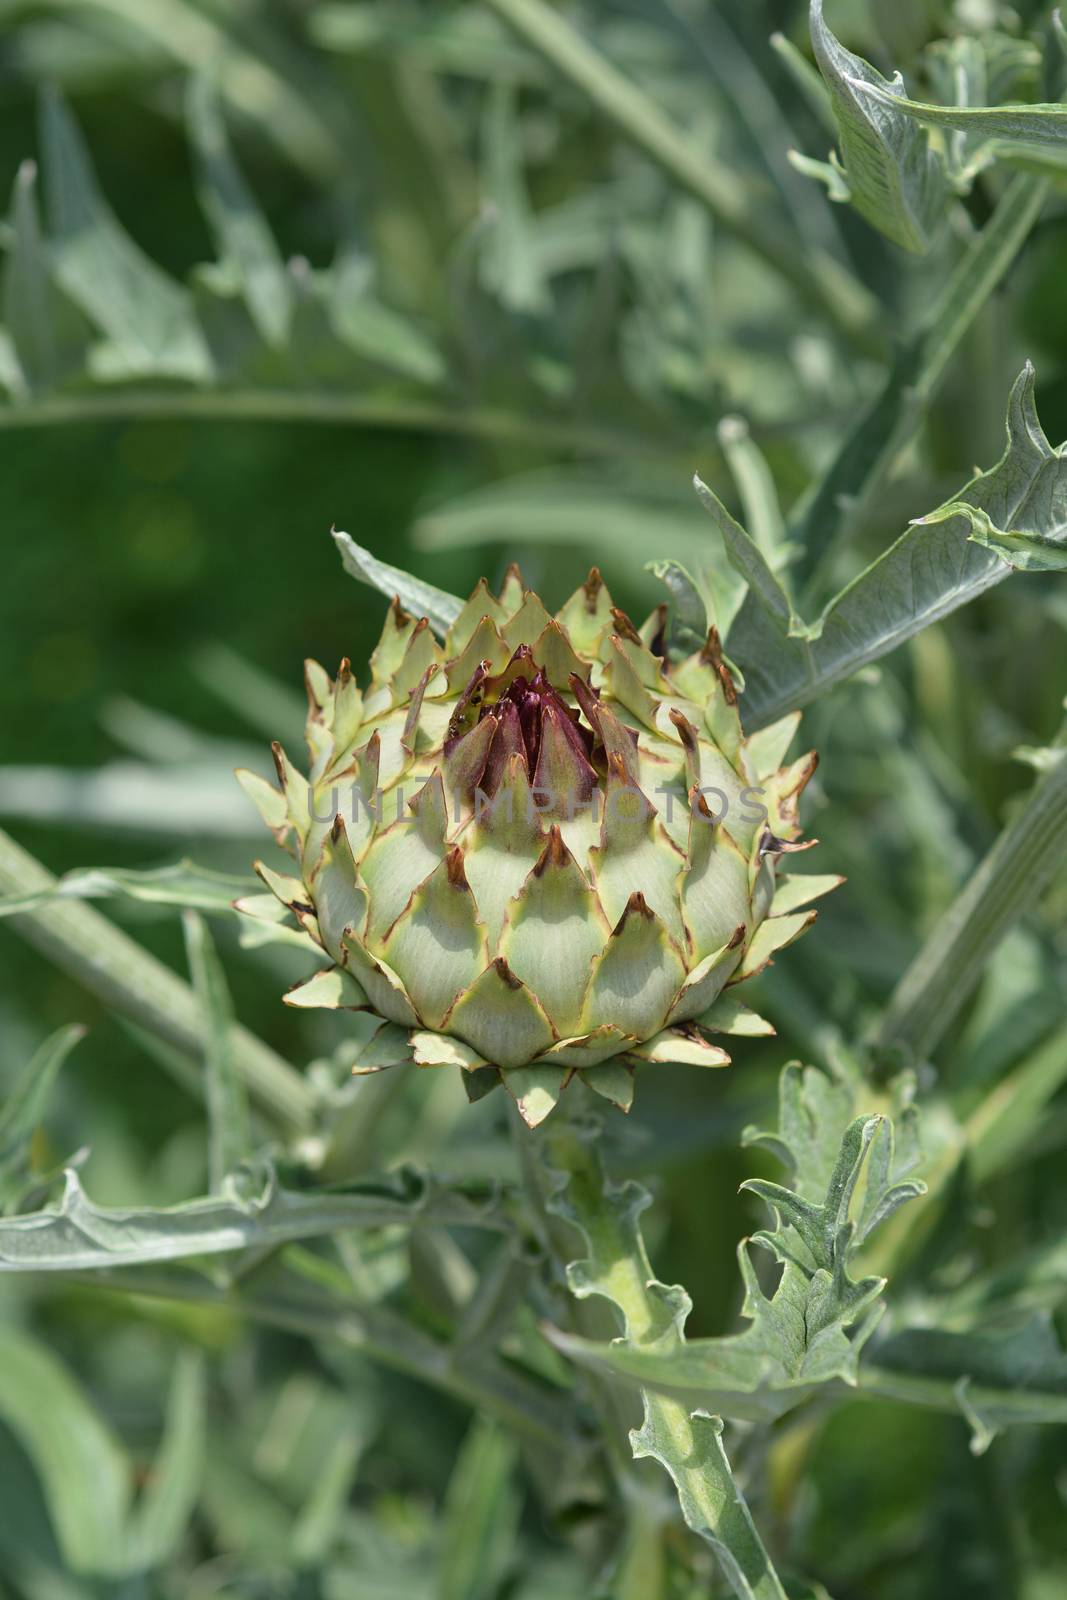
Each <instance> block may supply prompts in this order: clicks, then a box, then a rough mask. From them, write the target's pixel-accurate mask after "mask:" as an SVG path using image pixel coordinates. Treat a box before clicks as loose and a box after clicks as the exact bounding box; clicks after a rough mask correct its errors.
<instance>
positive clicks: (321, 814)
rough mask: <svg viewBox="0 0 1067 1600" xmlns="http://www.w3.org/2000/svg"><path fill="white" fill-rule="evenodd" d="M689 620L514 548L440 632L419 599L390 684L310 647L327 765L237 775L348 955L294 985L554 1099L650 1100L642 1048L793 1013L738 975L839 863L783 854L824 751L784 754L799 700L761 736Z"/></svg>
mask: <svg viewBox="0 0 1067 1600" xmlns="http://www.w3.org/2000/svg"><path fill="white" fill-rule="evenodd" d="M665 621H666V618H665V612H664V611H663V608H660V609H659V610H658V611H657V612H655V613H653V616H652V617H651V618H650V619H649V621H648V622H647V623H646V624H645V625H644V627H643V628H641V629H640V630H638V629H636V628H635V627H634V625H633V624H632V623H631V621H630V620H629V618H628V617H627V616H626V615H625V614H624V613H623V612H621V611H618V610H617V609H616V608H615V607H614V606H613V604H612V601H611V598H610V596H609V595H608V592H607V589H606V588H605V586H604V583H603V580H602V579H601V577H600V574H599V573H598V572H597V571H596V570H595V569H594V570H593V571H592V572H591V573H590V575H589V578H588V580H587V581H586V583H584V584H583V585H582V586H581V588H580V589H579V590H578V591H577V592H576V593H575V594H574V595H573V596H572V597H571V599H570V600H569V601H568V602H567V604H566V605H565V606H564V607H563V608H562V610H561V611H560V612H559V613H558V614H557V615H556V616H555V617H552V616H550V615H549V613H548V612H547V611H546V609H545V607H544V606H543V605H542V603H541V601H540V600H539V599H538V597H537V596H536V595H534V594H532V593H531V592H530V591H529V590H527V589H526V588H525V586H524V585H523V583H522V579H521V576H520V575H519V573H518V571H517V569H515V568H511V569H509V572H508V574H507V576H506V579H505V582H504V586H503V589H502V591H501V593H500V594H499V595H493V594H492V593H490V591H489V589H488V587H487V586H486V584H485V582H484V580H483V581H482V582H480V583H479V584H478V586H477V588H476V589H475V591H474V593H473V594H472V595H471V597H470V600H469V601H468V602H467V604H466V605H465V606H464V608H463V609H462V611H461V612H460V614H459V616H458V617H457V618H456V620H455V622H454V623H453V624H452V627H451V628H450V629H449V631H448V633H447V635H446V637H445V639H444V641H443V643H442V644H438V643H437V642H436V640H435V639H434V637H433V634H432V633H431V631H430V628H429V625H428V623H427V622H426V620H425V619H416V618H413V617H411V616H409V615H407V613H406V612H405V611H404V610H403V609H402V607H401V605H400V602H399V601H398V600H394V602H393V604H392V606H391V607H390V609H389V612H388V614H387V617H386V621H385V627H384V629H383V632H382V637H381V639H380V641H379V643H378V646H377V648H376V649H375V651H374V652H373V655H372V657H371V663H370V666H371V674H370V683H369V685H368V687H367V689H366V690H365V691H361V690H360V689H359V687H358V686H357V684H356V680H355V678H354V676H353V674H352V671H351V667H350V665H349V663H348V662H347V661H345V662H342V664H341V667H340V669H339V671H338V674H337V677H336V679H331V678H330V676H329V674H328V673H327V672H325V671H324V670H323V668H322V667H320V666H319V665H318V664H317V663H314V662H309V663H308V666H307V688H308V701H309V714H308V722H307V744H308V756H309V764H308V770H307V774H306V775H302V774H301V773H299V772H298V771H297V770H296V768H295V767H293V765H292V764H291V763H290V762H289V760H288V758H287V757H286V755H285V754H284V752H282V751H281V750H280V748H278V747H275V759H276V764H277V769H278V776H279V785H280V787H279V788H278V789H275V788H273V787H272V786H271V785H268V784H266V783H265V782H264V781H263V780H262V779H259V778H256V777H255V776H254V775H253V774H250V773H242V774H239V777H240V779H241V781H242V783H243V784H244V787H245V788H246V790H247V792H248V793H249V794H250V795H251V797H252V798H253V800H255V802H256V804H257V805H258V806H259V809H260V811H261V813H262V815H263V817H264V820H265V821H266V822H267V823H268V825H269V826H270V827H271V828H272V830H273V831H274V834H275V837H276V838H277V839H278V840H279V842H280V843H282V844H283V845H284V846H285V847H286V848H287V849H288V850H289V851H290V853H291V854H292V855H293V856H294V858H295V861H296V867H295V870H294V872H293V874H292V875H291V876H287V875H282V874H279V873H276V872H273V871H271V870H270V869H269V868H267V867H265V866H263V865H262V864H257V870H258V871H259V872H260V875H261V877H262V878H263V879H264V881H265V882H266V884H267V886H268V888H269V889H270V890H271V892H272V894H273V895H274V896H275V897H276V899H277V900H278V901H280V902H281V904H282V906H283V907H284V908H285V910H286V911H287V912H288V913H289V915H290V916H291V917H292V918H295V920H296V923H297V924H298V925H299V928H300V929H302V930H303V935H304V937H305V938H306V939H307V940H308V942H309V943H313V944H314V945H315V946H316V947H317V948H318V949H319V951H320V952H322V953H324V954H325V956H326V957H328V958H329V960H330V962H331V965H329V966H328V967H326V968H324V969H323V970H320V971H318V972H316V973H315V975H314V976H313V977H312V978H310V979H309V980H308V981H307V982H305V983H303V984H300V985H298V986H297V988H296V989H294V990H292V991H290V993H289V994H288V995H287V996H286V999H287V1000H288V1002H289V1003H290V1004H292V1005H298V1006H310V1005H325V1006H331V1007H340V1008H350V1009H353V1010H368V1011H371V1012H373V1013H376V1014H377V1015H378V1017H380V1018H381V1022H382V1025H381V1027H380V1029H379V1031H378V1033H377V1034H375V1036H374V1038H373V1039H371V1040H370V1042H369V1044H367V1045H366V1046H365V1047H364V1048H363V1050H362V1051H361V1054H360V1057H359V1059H358V1061H357V1065H356V1071H377V1070H380V1069H382V1068H385V1067H389V1066H394V1065H399V1064H401V1063H404V1062H414V1063H416V1064H418V1065H421V1066H443V1065H454V1066H458V1067H460V1068H462V1070H463V1073H464V1082H465V1085H466V1087H467V1090H468V1093H469V1095H470V1096H471V1098H472V1099H474V1098H479V1097H480V1096H481V1095H482V1094H483V1093H485V1092H487V1091H488V1090H489V1089H491V1088H493V1087H496V1086H497V1085H498V1084H499V1083H501V1082H503V1083H504V1084H505V1085H506V1087H507V1088H508V1089H509V1090H510V1091H511V1093H512V1094H513V1095H514V1096H515V1098H516V1100H517V1101H518V1104H519V1108H520V1111H521V1112H522V1113H523V1115H524V1117H525V1118H526V1120H527V1121H528V1122H530V1123H531V1124H533V1123H536V1122H538V1121H540V1120H541V1119H542V1118H543V1117H544V1116H545V1115H547V1114H548V1112H549V1111H550V1110H551V1109H552V1107H553V1106H554V1105H555V1104H556V1101H557V1100H558V1098H559V1095H560V1093H561V1091H562V1090H563V1088H564V1087H565V1086H566V1084H567V1083H568V1082H569V1081H570V1079H571V1078H572V1077H573V1076H574V1075H575V1074H578V1075H579V1076H581V1078H582V1079H583V1080H584V1081H585V1082H586V1083H587V1084H588V1085H589V1086H590V1087H591V1088H593V1089H594V1090H596V1091H598V1092H599V1093H601V1094H603V1095H604V1096H605V1097H606V1098H608V1099H609V1100H611V1101H613V1102H614V1103H615V1104H617V1105H619V1106H621V1107H622V1108H623V1109H628V1107H629V1105H630V1102H631V1099H632V1095H633V1068H634V1067H635V1066H636V1065H637V1064H639V1063H641V1062H650V1063H655V1062H692V1063H694V1064H697V1065H706V1066H721V1065H724V1064H726V1063H727V1062H728V1060H729V1057H728V1056H727V1054H726V1052H725V1051H724V1050H723V1049H722V1048H721V1046H720V1045H718V1044H716V1043H714V1042H713V1041H712V1040H711V1039H709V1037H708V1033H709V1032H718V1033H748V1034H752V1033H760V1032H764V1033H766V1032H771V1031H773V1030H771V1029H770V1027H769V1025H768V1024H766V1023H764V1022H763V1021H762V1019H761V1018H758V1017H756V1016H755V1014H754V1013H753V1012H751V1011H749V1010H748V1008H747V1007H745V1006H744V1005H743V1004H742V1003H741V1002H740V1001H739V1000H738V998H737V989H738V986H739V985H741V984H743V983H744V982H745V980H746V979H748V978H750V977H752V976H753V975H754V974H755V973H756V972H758V971H760V970H762V968H763V967H764V966H765V965H766V964H767V963H768V962H769V961H770V960H771V958H772V956H773V954H774V952H775V951H776V950H778V949H780V948H781V947H782V946H783V945H785V944H787V943H789V942H790V941H791V940H792V939H794V938H795V937H796V936H797V935H798V934H799V933H801V932H803V930H804V929H805V928H806V927H807V926H808V924H809V923H810V922H811V921H812V919H813V917H814V915H815V913H814V912H813V911H806V910H803V909H802V908H803V907H804V906H805V905H806V903H807V902H808V901H809V900H810V899H813V898H815V897H816V896H817V895H819V894H822V893H825V892H826V891H827V890H828V889H830V888H833V887H835V886H836V884H837V883H838V882H840V881H841V880H840V879H838V878H822V877H814V876H810V875H806V876H803V877H799V878H798V877H793V878H790V877H788V876H784V875H781V874H779V872H778V864H779V862H780V859H781V857H782V855H783V854H785V853H786V852H789V851H794V850H798V849H803V848H805V846H804V845H802V844H801V843H800V842H799V826H798V821H797V801H798V798H799V795H800V793H801V791H802V789H803V788H804V785H805V784H806V783H807V781H808V779H809V777H810V776H811V773H812V772H813V771H814V768H815V760H816V758H815V756H814V755H813V754H812V755H808V756H805V757H802V758H801V759H800V760H799V761H796V762H794V763H793V764H792V765H789V766H784V767H783V766H781V765H780V762H781V760H782V758H783V756H784V754H785V752H786V750H787V748H788V745H789V744H790V742H791V740H792V736H793V733H794V732H795V729H796V725H797V722H798V720H799V719H798V717H797V716H796V715H794V716H791V717H788V718H785V719H783V721H782V722H781V723H778V724H775V726H774V727H771V728H768V729H765V730H762V731H761V732H760V733H758V734H756V735H754V736H753V737H752V738H750V739H747V740H746V739H745V737H744V736H743V733H742V729H741V724H740V720H739V717H738V711H737V695H736V692H735V687H734V683H733V679H732V677H731V675H730V672H729V668H728V667H727V665H726V663H725V661H724V660H723V657H722V652H721V649H720V647H719V642H718V637H717V635H716V633H715V630H714V629H712V630H711V632H710V633H709V636H708V639H707V641H706V643H705V645H704V647H703V648H702V649H701V650H698V651H695V652H694V653H693V654H691V655H689V656H688V657H686V658H684V659H681V660H672V659H670V658H669V657H668V655H667V654H666V651H665V647H664V637H665ZM248 909H250V910H251V909H252V907H251V905H249V906H248ZM281 914H283V913H282V912H281V911H278V912H276V913H275V915H281ZM294 936H295V935H294Z"/></svg>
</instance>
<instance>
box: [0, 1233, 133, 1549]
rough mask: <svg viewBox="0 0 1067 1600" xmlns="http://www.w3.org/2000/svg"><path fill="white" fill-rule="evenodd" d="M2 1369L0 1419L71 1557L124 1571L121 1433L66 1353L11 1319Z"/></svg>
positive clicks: (1, 1341)
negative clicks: (33, 1476) (26, 1464)
mask: <svg viewBox="0 0 1067 1600" xmlns="http://www.w3.org/2000/svg"><path fill="white" fill-rule="evenodd" d="M0 1226H2V1224H0ZM0 1368H2V1370H3V1374H4V1381H3V1383H2V1384H0V1419H2V1420H3V1422H4V1424H5V1426H6V1427H7V1428H9V1429H10V1430H11V1432H12V1433H13V1434H14V1435H15V1437H16V1439H18V1441H19V1443H20V1444H21V1445H22V1448H23V1449H24V1450H25V1452H26V1454H27V1455H28V1456H29V1458H30V1460H31V1461H32V1463H33V1466H34V1469H35V1471H36V1473H37V1476H38V1479H39V1481H40V1485H41V1490H42V1493H43V1495H44V1499H45V1502H46V1504H47V1506H48V1512H49V1518H50V1520H51V1523H52V1527H53V1528H54V1530H55V1537H56V1542H57V1544H58V1546H59V1549H60V1551H61V1553H62V1556H63V1560H64V1562H65V1563H66V1565H67V1566H68V1567H69V1568H70V1570H71V1571H72V1572H74V1573H78V1574H82V1575H85V1576H90V1575H92V1576H107V1577H111V1578H114V1577H117V1576H118V1574H119V1573H120V1572H121V1570H122V1565H123V1562H122V1556H123V1543H124V1536H125V1528H126V1518H127V1515H128V1512H129V1506H130V1500H131V1488H132V1485H131V1476H130V1466H129V1462H128V1460H127V1458H126V1456H125V1454H124V1453H123V1451H122V1448H121V1446H120V1445H119V1442H118V1440H117V1439H116V1438H115V1436H114V1434H113V1433H112V1431H111V1429H110V1428H109V1427H108V1426H107V1424H106V1423H105V1422H104V1420H103V1419H102V1418H101V1416H100V1414H99V1412H98V1411H97V1410H96V1408H95V1407H94V1406H93V1405H92V1404H91V1403H90V1401H89V1399H88V1397H87V1395H86V1394H85V1392H84V1390H83V1389H82V1387H81V1385H80V1384H79V1383H78V1382H77V1381H76V1380H75V1378H74V1376H73V1375H72V1374H71V1373H70V1372H69V1371H68V1369H67V1368H66V1367H65V1366H64V1365H63V1363H62V1362H61V1361H60V1360H59V1358H58V1356H56V1355H54V1354H53V1353H52V1352H51V1351H50V1350H48V1349H47V1348H46V1346H44V1345H43V1344H41V1343H39V1342H38V1341H37V1340H35V1339H33V1338H32V1337H31V1336H30V1335H29V1334H28V1333H24V1332H22V1331H21V1330H20V1329H18V1328H16V1327H15V1326H13V1325H12V1324H11V1323H10V1322H7V1323H6V1324H5V1325H4V1326H2V1327H0Z"/></svg>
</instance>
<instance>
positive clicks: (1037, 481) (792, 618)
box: [700, 363, 1067, 729]
mask: <svg viewBox="0 0 1067 1600" xmlns="http://www.w3.org/2000/svg"><path fill="white" fill-rule="evenodd" d="M1007 434H1008V443H1007V448H1006V450H1005V452H1004V455H1003V456H1002V457H1001V459H1000V461H999V462H998V463H997V465H996V466H995V467H993V468H991V469H990V470H989V471H988V472H983V473H979V474H978V476H977V477H976V478H973V479H972V480H971V482H970V483H969V484H967V486H966V487H965V488H964V489H962V490H961V491H960V493H959V494H958V495H957V496H954V497H953V499H952V500H951V501H948V502H946V504H945V505H944V506H943V507H941V508H939V510H937V511H935V512H933V513H931V514H930V515H929V516H927V517H925V518H923V519H921V520H920V521H918V522H914V523H912V525H911V527H909V529H908V530H907V532H906V533H904V534H902V535H901V537H900V538H899V539H898V540H897V542H896V543H895V544H894V545H892V546H891V547H890V548H889V549H888V550H887V551H886V552H885V554H884V555H882V556H880V557H879V558H878V560H877V561H874V562H872V564H871V565H870V566H869V567H867V568H865V570H864V571H863V572H861V573H860V574H859V575H858V577H856V578H854V579H853V580H852V582H851V583H850V584H849V585H848V587H847V588H845V589H843V590H842V591H841V593H840V594H838V595H837V596H835V598H834V599H833V600H831V601H830V603H829V604H828V605H827V606H826V607H825V609H824V610H823V612H822V615H821V616H820V617H818V618H817V620H816V621H815V622H812V623H805V622H803V621H802V620H801V619H800V618H799V617H798V616H797V615H796V613H795V610H794V608H793V606H792V603H791V601H790V599H789V596H788V595H787V594H786V592H785V590H784V589H783V587H782V585H781V582H780V581H779V579H778V577H777V576H776V575H775V573H773V572H772V571H771V569H770V567H769V566H768V564H767V562H766V561H765V560H764V558H763V556H762V553H761V552H760V551H759V549H758V548H757V546H756V545H755V543H754V542H753V540H751V539H750V538H749V537H748V535H747V534H746V533H745V531H744V529H743V528H741V527H740V525H739V524H738V523H736V522H735V521H734V520H733V518H732V517H730V516H729V513H728V512H727V511H726V510H725V508H724V507H723V506H721V504H720V503H719V502H718V501H717V500H716V499H715V496H714V495H712V493H711V491H710V490H709V489H707V488H706V486H701V489H700V493H701V498H702V499H703V500H704V503H705V504H706V505H707V506H708V508H709V510H711V512H712V514H713V515H714V517H715V519H716V521H717V523H718V525H719V528H720V531H721V533H722V535H723V539H724V542H725V544H726V549H727V553H728V555H729V556H730V559H731V561H733V563H734V564H735V566H737V568H738V570H739V571H740V572H742V573H743V574H744V576H745V577H746V578H747V579H748V581H749V584H750V592H749V595H748V597H747V598H746V600H745V603H744V605H743V606H742V608H741V610H740V612H739V613H738V617H737V621H736V622H735V624H734V627H733V629H732V630H731V633H730V637H729V649H730V653H731V655H732V656H736V658H737V660H738V662H739V663H740V665H741V668H742V670H743V672H744V674H745V693H744V696H743V700H742V712H743V715H744V721H745V726H746V727H747V728H749V729H753V728H761V727H765V726H766V725H767V723H769V722H775V721H777V720H778V718H779V717H781V716H783V715H784V714H785V713H786V712H787V711H790V710H794V709H796V708H797V707H799V706H804V705H807V704H808V703H809V702H810V701H811V700H814V699H815V698H817V696H819V695H820V694H822V693H823V692H825V690H827V689H829V688H831V687H832V686H833V685H834V684H836V683H840V682H841V681H842V680H844V679H845V678H849V677H851V676H852V674H853V673H855V672H857V671H859V669H860V668H861V667H864V666H867V665H869V664H870V663H871V662H873V661H877V660H878V659H879V658H880V657H881V656H883V655H885V654H887V653H888V652H889V651H890V650H893V649H895V648H896V646H897V645H898V644H902V643H903V642H904V641H905V640H906V639H910V638H912V637H913V636H914V635H915V634H917V633H919V632H921V631H922V629H923V628H926V627H928V626H929V625H930V624H931V623H933V622H937V621H940V619H941V618H942V617H945V616H947V615H948V614H949V613H950V612H952V611H955V610H956V609H957V607H959V606H962V605H966V604H967V602H968V601H970V600H973V599H976V598H977V596H978V595H980V594H983V593H984V592H985V591H986V590H987V589H989V588H991V587H992V586H993V585H994V584H997V583H999V582H1001V581H1002V579H1004V578H1006V577H1007V576H1008V575H1009V573H1010V572H1011V570H1012V563H1013V554H1012V548H1011V546H1012V538H1013V537H1014V538H1016V539H1018V535H1019V534H1020V533H1023V534H1025V535H1026V536H1027V538H1028V540H1029V543H1028V544H1026V547H1025V550H1024V551H1023V552H1022V553H1021V554H1019V555H1016V556H1015V557H1014V559H1015V560H1016V561H1017V562H1019V563H1020V564H1022V562H1023V561H1025V562H1026V564H1028V565H1029V564H1033V563H1034V562H1035V561H1036V556H1035V548H1036V545H1037V543H1038V541H1044V542H1047V545H1048V546H1049V547H1050V548H1049V550H1047V551H1046V556H1045V559H1044V563H1043V564H1044V565H1046V566H1051V565H1054V564H1057V563H1058V557H1059V550H1060V547H1063V546H1064V541H1065V540H1067V522H1065V521H1064V517H1063V511H1062V507H1063V504H1064V502H1065V496H1067V453H1065V452H1064V449H1063V448H1062V447H1061V448H1059V449H1053V448H1052V446H1051V445H1050V444H1049V442H1048V440H1047V439H1046V438H1045V435H1044V433H1043V432H1042V430H1041V425H1040V423H1039V421H1038V418H1037V412H1036V409H1035V406H1034V371H1033V368H1032V367H1031V366H1030V364H1029V363H1027V365H1026V366H1025V367H1024V369H1023V371H1022V373H1021V374H1020V375H1019V377H1018V379H1017V380H1016V382H1015V385H1014V387H1013V389H1012V392H1011V396H1010V398H1009V401H1008V415H1007ZM963 508H966V509H963ZM979 515H982V516H984V517H985V518H986V519H987V521H988V524H989V525H990V526H991V527H992V528H993V529H996V530H1000V532H1001V536H999V537H998V538H997V539H996V541H995V544H996V548H995V550H994V549H993V548H989V547H988V545H989V542H990V541H989V540H988V539H986V541H985V543H981V542H978V541H976V540H975V539H974V537H973V533H972V529H973V527H974V525H975V519H976V518H977V517H978V516H979ZM985 526H986V524H985V523H983V527H985ZM1008 530H1015V533H1014V535H1012V536H1009V535H1008ZM1024 543H1025V541H1024ZM1053 554H1055V557H1056V560H1055V561H1054V560H1053ZM745 713H747V714H745Z"/></svg>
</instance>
